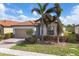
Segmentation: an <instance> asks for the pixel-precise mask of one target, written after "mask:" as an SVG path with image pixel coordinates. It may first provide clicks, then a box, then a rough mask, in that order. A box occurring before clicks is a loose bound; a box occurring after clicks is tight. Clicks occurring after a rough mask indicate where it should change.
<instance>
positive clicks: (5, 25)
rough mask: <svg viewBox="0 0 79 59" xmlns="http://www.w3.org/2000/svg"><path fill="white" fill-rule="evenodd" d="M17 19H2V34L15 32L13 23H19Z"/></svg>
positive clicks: (0, 25) (0, 28)
mask: <svg viewBox="0 0 79 59" xmlns="http://www.w3.org/2000/svg"><path fill="white" fill-rule="evenodd" d="M17 23H18V22H16V21H10V20H1V21H0V34H6V33H13V27H12V25H15V24H17Z"/></svg>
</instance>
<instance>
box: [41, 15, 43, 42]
mask: <svg viewBox="0 0 79 59" xmlns="http://www.w3.org/2000/svg"><path fill="white" fill-rule="evenodd" d="M41 40H42V41H43V16H42V21H41Z"/></svg>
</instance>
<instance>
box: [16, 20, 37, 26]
mask: <svg viewBox="0 0 79 59" xmlns="http://www.w3.org/2000/svg"><path fill="white" fill-rule="evenodd" d="M35 24H36V22H35V21H25V22H20V23H17V24H16V26H33V25H35Z"/></svg>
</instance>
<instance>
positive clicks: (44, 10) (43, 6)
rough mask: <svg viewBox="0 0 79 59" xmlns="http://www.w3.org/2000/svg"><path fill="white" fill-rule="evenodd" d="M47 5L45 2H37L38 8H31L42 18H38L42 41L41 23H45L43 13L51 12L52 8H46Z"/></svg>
mask: <svg viewBox="0 0 79 59" xmlns="http://www.w3.org/2000/svg"><path fill="white" fill-rule="evenodd" d="M47 6H48V3H45V4H40V3H38V8H33V9H32V12H34V11H36V12H37V13H38V14H40V15H41V18H42V19H40V23H41V27H42V30H41V39H42V41H43V24H44V23H45V24H46V22H45V20H44V19H43V17H44V15H46V14H50V13H52V12H53V8H48V9H47Z"/></svg>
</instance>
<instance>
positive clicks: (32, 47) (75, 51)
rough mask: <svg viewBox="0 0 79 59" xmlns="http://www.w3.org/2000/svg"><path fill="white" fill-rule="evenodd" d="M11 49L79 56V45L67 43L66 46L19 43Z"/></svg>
mask: <svg viewBox="0 0 79 59" xmlns="http://www.w3.org/2000/svg"><path fill="white" fill-rule="evenodd" d="M11 49H16V50H23V51H32V52H38V53H46V54H52V55H61V56H66V55H72V56H73V55H76V56H79V45H78V44H72V43H67V44H66V45H65V46H63V45H62V44H54V45H46V44H18V45H16V46H14V47H12V48H11Z"/></svg>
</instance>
